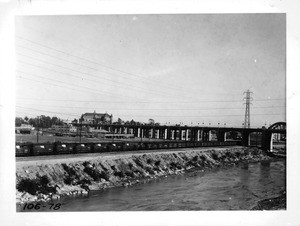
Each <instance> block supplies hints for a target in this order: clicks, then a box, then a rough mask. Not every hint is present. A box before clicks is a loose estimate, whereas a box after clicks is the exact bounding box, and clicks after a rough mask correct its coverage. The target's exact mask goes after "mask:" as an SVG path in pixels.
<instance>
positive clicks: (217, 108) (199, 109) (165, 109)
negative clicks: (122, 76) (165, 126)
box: [38, 103, 285, 111]
mask: <svg viewBox="0 0 300 226" xmlns="http://www.w3.org/2000/svg"><path fill="white" fill-rule="evenodd" d="M38 106H45V107H58V108H72V109H73V108H79V109H87V108H88V107H80V106H59V105H41V104H40V103H38ZM282 107H285V106H269V107H266V106H264V107H253V109H272V108H282ZM91 108H95V106H93V107H91ZM109 109H110V110H144V111H146V110H155V111H159V110H162V111H168V110H180V111H185V110H188V111H190V110H197V111H208V110H241V109H243V108H241V107H238V108H226V107H223V108H221V107H216V108H190V109H188V108H109Z"/></svg>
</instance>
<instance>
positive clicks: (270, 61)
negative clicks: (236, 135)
mask: <svg viewBox="0 0 300 226" xmlns="http://www.w3.org/2000/svg"><path fill="white" fill-rule="evenodd" d="M15 25H16V26H15V27H16V30H15V35H16V42H15V43H16V78H17V79H16V81H17V84H16V85H17V89H16V116H21V117H24V116H28V117H35V116H38V115H49V116H51V117H52V116H57V117H60V118H62V119H65V120H69V121H71V120H73V119H74V118H79V117H80V116H81V114H84V113H86V112H94V111H96V112H97V113H104V112H107V113H109V114H113V117H114V120H115V121H116V120H117V119H118V118H121V119H122V120H124V121H127V120H129V121H130V120H131V119H134V120H136V121H141V122H148V120H149V119H150V118H151V119H154V120H155V121H156V122H159V123H161V124H170V125H172V124H184V125H194V126H197V125H201V126H202V125H205V126H208V125H211V126H217V125H221V126H235V127H241V126H242V123H243V122H244V117H245V104H244V103H245V100H244V99H243V98H244V97H245V94H244V92H245V91H247V90H248V89H249V90H250V91H251V92H253V94H252V98H253V100H252V102H251V103H252V105H251V106H250V119H251V127H261V126H264V125H267V126H268V125H270V124H273V123H275V122H279V121H286V119H285V117H286V110H285V108H286V102H285V97H286V89H285V87H286V19H285V14H172V15H171V14H170V15H167V14H165V15H164V14H157V15H72V16H57V15H55V16H16V18H15Z"/></svg>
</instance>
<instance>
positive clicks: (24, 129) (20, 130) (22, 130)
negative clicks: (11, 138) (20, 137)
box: [15, 124, 34, 134]
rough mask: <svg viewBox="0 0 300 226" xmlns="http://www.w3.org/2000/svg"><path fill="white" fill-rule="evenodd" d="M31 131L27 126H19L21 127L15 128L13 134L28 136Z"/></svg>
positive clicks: (31, 127)
mask: <svg viewBox="0 0 300 226" xmlns="http://www.w3.org/2000/svg"><path fill="white" fill-rule="evenodd" d="M33 130H34V128H33V126H32V125H29V124H21V126H18V127H15V133H21V134H30V133H31V132H32V131H33Z"/></svg>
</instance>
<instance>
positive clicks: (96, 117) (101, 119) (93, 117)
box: [81, 111, 113, 124]
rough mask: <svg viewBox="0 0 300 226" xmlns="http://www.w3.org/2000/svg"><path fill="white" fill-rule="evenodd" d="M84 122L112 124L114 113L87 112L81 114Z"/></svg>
mask: <svg viewBox="0 0 300 226" xmlns="http://www.w3.org/2000/svg"><path fill="white" fill-rule="evenodd" d="M81 118H82V123H86V124H93V123H96V124H111V123H112V120H113V115H109V114H107V113H96V111H94V112H93V113H85V114H83V115H82V116H81Z"/></svg>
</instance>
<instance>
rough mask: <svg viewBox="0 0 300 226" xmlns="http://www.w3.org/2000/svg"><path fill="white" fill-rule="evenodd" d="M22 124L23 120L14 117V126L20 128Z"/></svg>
mask: <svg viewBox="0 0 300 226" xmlns="http://www.w3.org/2000/svg"><path fill="white" fill-rule="evenodd" d="M22 123H24V120H23V119H22V118H21V117H16V119H15V126H21V125H22Z"/></svg>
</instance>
